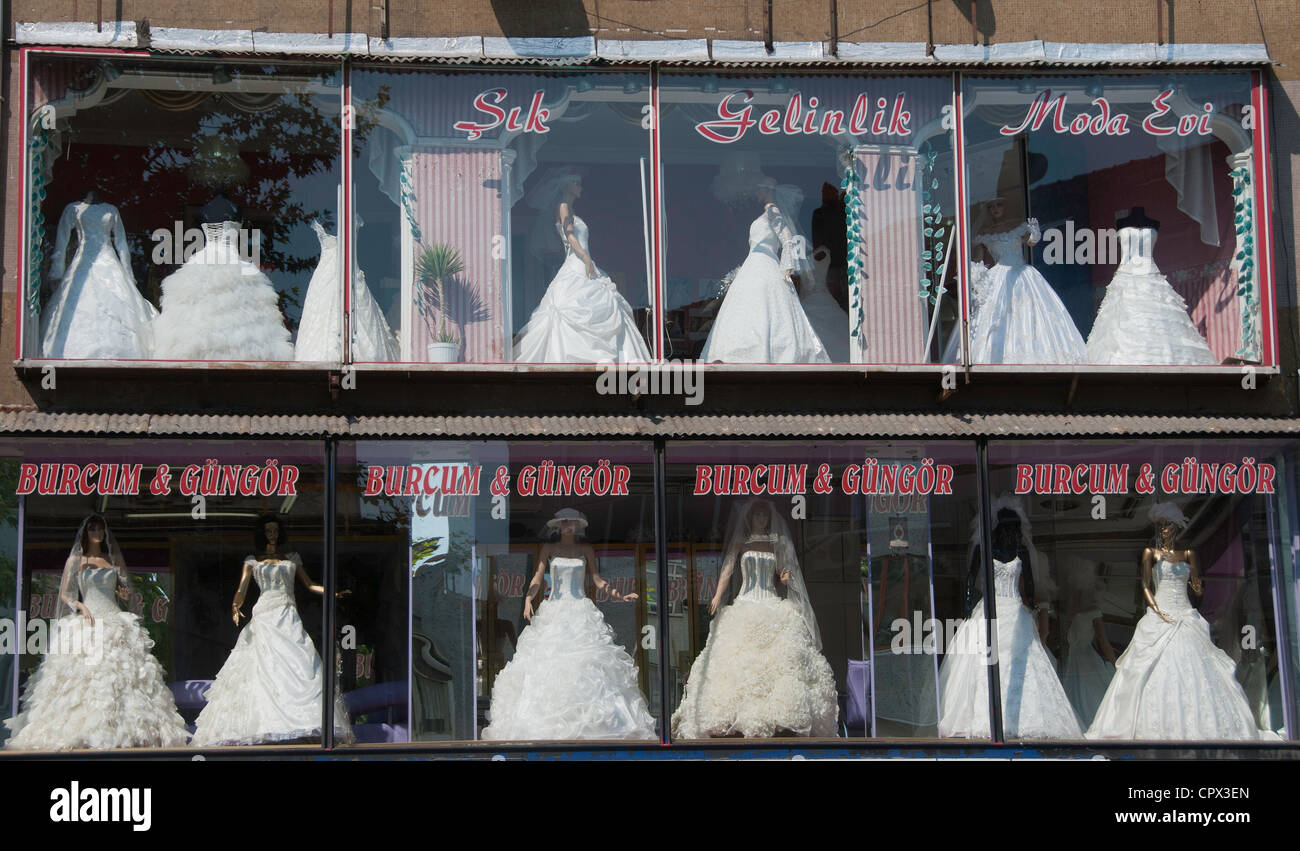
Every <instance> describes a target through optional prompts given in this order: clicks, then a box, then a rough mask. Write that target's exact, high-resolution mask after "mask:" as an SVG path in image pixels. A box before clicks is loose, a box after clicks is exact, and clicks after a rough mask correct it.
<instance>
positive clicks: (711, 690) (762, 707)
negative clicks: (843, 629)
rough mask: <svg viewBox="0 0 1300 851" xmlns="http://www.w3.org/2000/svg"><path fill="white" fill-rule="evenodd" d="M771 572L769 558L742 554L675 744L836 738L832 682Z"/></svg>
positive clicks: (689, 689) (696, 671) (695, 671)
mask: <svg viewBox="0 0 1300 851" xmlns="http://www.w3.org/2000/svg"><path fill="white" fill-rule="evenodd" d="M776 566H777V559H776V555H775V554H773V553H768V552H761V551H756V550H749V551H746V552H744V553H742V554H741V556H740V570H741V581H742V586H741V591H740V593H739V594H738V595H736V599H735V600H734V601H733V602H732V603H731V604H730V605H727V606H724V607H722V608H721V609H719V610H718V612H717V614H716V615H715V616H714V618H713V623H712V624H711V625H710V626H709V638H708V640H707V641H706V642H705V643H704V649H703V650H701V651H700V655H699V656H697V657H695V662H694V663H693V664H692V665H691V671H690V675H689V676H688V677H687V680H686V690H685V692H684V693H683V695H682V702H681V704H680V705H679V706H678V707H677V710H676V711H675V712H674V713H673V721H672V725H673V726H672V730H673V737H674V738H682V739H701V738H705V737H709V736H732V735H741V736H744V737H745V738H767V737H770V736H774V735H777V734H778V733H781V734H794V735H798V736H815V737H818V738H829V737H832V736H837V735H839V697H838V694H837V693H836V690H835V675H834V674H833V673H832V672H831V666H830V664H829V663H828V662H827V661H826V657H825V656H823V655H822V654H821V651H819V650H818V649H817V645H816V644H815V643H814V642H813V637H812V636H811V635H809V634H808V625H807V624H806V623H805V622H804V618H803V614H802V613H801V612H800V610H799V607H798V606H796V605H795V604H794V603H791V602H790V601H788V600H786V599H784V598H782V597H781V596H780V595H778V594H777V591H776V585H775V581H774V576H775V573H776Z"/></svg>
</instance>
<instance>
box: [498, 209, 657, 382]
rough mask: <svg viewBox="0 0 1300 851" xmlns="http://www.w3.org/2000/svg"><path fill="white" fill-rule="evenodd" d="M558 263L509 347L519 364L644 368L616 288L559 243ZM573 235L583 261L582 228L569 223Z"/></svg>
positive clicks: (645, 352)
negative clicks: (615, 364) (619, 364)
mask: <svg viewBox="0 0 1300 851" xmlns="http://www.w3.org/2000/svg"><path fill="white" fill-rule="evenodd" d="M555 227H556V230H557V231H559V232H560V239H561V241H563V242H564V263H563V264H562V265H561V266H560V271H559V272H557V273H556V274H555V277H554V278H553V279H552V280H551V283H550V286H548V287H547V288H546V293H545V294H544V295H543V296H542V300H541V302H540V303H539V304H538V305H537V309H536V310H534V311H533V315H532V316H531V317H529V319H528V324H526V325H525V326H524V327H523V329H522V330H520V332H519V336H518V338H517V340H516V342H515V360H516V361H518V362H520V363H613V362H624V363H646V362H648V361H650V359H651V357H650V349H649V348H648V347H647V346H646V343H645V340H644V339H643V338H642V336H641V332H640V331H639V330H638V329H637V327H636V320H635V319H634V318H633V316H632V308H631V306H630V305H629V304H628V303H627V299H625V298H623V296H622V294H620V293H619V291H618V286H617V285H616V284H615V283H614V282H613V281H612V280H611V279H610V277H609V276H608V275H606V274H605V273H604V272H602V271H601V270H600V269H599V268H597V269H596V277H594V278H589V277H587V266H586V264H585V263H583V262H582V259H581V258H580V257H578V255H577V254H576V253H575V252H574V250H573V246H571V245H570V244H569V241H568V240H567V239H565V237H564V233H563V231H562V230H561V229H560V225H559V223H556V226H555ZM573 233H574V235H575V236H576V237H577V239H578V244H580V245H581V246H582V250H583V251H584V252H586V254H587V256H588V257H590V256H591V249H590V247H589V244H588V236H589V234H588V230H587V223H586V222H584V221H583V220H582V219H581V218H579V217H578V216H574V217H573Z"/></svg>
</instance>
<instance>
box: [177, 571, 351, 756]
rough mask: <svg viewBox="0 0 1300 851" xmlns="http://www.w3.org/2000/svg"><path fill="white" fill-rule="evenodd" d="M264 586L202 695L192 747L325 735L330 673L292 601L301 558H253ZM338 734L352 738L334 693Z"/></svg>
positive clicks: (343, 738) (256, 575) (259, 582)
mask: <svg viewBox="0 0 1300 851" xmlns="http://www.w3.org/2000/svg"><path fill="white" fill-rule="evenodd" d="M244 563H245V564H250V563H251V564H252V565H253V578H254V580H255V581H256V582H257V587H258V589H259V592H258V597H257V603H256V604H254V606H253V611H252V616H251V617H250V618H249V619H248V623H247V624H245V625H244V628H243V630H242V631H240V633H239V638H238V639H236V641H235V646H234V649H232V650H231V651H230V656H229V657H227V659H226V663H225V664H224V665H222V666H221V671H220V672H218V674H217V677H216V679H215V680H214V681H213V683H212V686H211V687H210V688H209V689H208V691H207V693H206V694H205V695H204V697H205V698H206V699H207V705H206V706H204V707H203V711H201V712H200V713H199V717H198V720H197V721H196V722H195V729H194V740H193V742H192V744H194V745H201V746H211V745H251V744H259V743H265V742H284V741H291V740H295V739H312V738H316V737H319V736H320V730H321V706H322V703H323V693H324V684H325V677H326V675H327V674H328V671H327V670H326V669H325V667H324V666H323V665H322V664H321V657H320V654H319V653H317V652H316V645H314V644H313V643H312V640H311V636H309V635H307V630H305V629H304V628H303V624H302V618H301V617H300V616H299V614H298V606H297V604H296V603H295V601H294V596H293V592H294V580H295V577H296V576H297V572H298V568H299V566H301V564H302V560H301V559H300V558H299V557H298V554H297V553H288V554H285V555H284V556H282V557H279V558H263V559H258V558H255V557H254V556H251V555H250V556H249V557H248V558H247V559H245V560H244ZM334 734H335V737H336V739H338V740H341V741H348V740H350V738H351V725H350V724H349V723H348V716H347V710H346V708H345V707H344V706H343V698H342V695H341V694H339V693H338V692H337V691H336V692H335V706H334Z"/></svg>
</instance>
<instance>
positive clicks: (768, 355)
mask: <svg viewBox="0 0 1300 851" xmlns="http://www.w3.org/2000/svg"><path fill="white" fill-rule="evenodd" d="M795 242H796V240H795V236H794V233H793V231H791V230H790V228H789V227H788V226H787V225H786V223H785V219H784V217H783V216H782V215H781V213H780V212H779V211H778V210H776V209H774V208H768V209H767V210H766V211H764V212H763V214H762V215H761V216H759V217H758V218H756V219H754V221H753V222H752V223H751V224H750V226H749V255H748V256H746V257H745V262H744V263H742V264H741V266H740V271H739V272H737V273H736V277H735V279H734V280H732V282H731V286H729V287H728V288H727V294H726V296H724V297H723V299H722V306H721V307H719V308H718V315H717V317H716V318H715V319H714V321H713V327H711V328H710V329H709V337H708V339H707V340H705V342H704V349H703V350H702V351H701V352H700V360H702V361H705V362H714V363H716V362H721V363H830V360H831V359H830V357H829V355H827V353H826V346H824V345H823V344H822V341H821V339H820V338H819V337H818V336H817V332H816V331H815V330H813V326H812V323H811V322H809V321H808V315H807V314H806V313H805V312H804V309H803V305H802V304H801V303H800V302H799V296H798V294H797V293H796V292H795V290H794V285H793V284H791V283H790V281H789V280H788V279H787V278H786V272H788V271H790V270H791V269H793V268H794V265H795V256H794V255H795V252H796V251H797V246H796V244H795ZM844 334H845V335H847V334H848V323H847V322H846V323H845V327H844Z"/></svg>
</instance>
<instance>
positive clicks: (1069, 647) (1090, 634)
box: [1061, 609, 1115, 726]
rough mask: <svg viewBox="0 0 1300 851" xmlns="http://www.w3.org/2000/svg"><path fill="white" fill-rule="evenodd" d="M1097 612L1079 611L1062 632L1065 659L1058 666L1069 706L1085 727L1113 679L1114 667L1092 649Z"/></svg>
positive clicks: (1090, 610) (1090, 721)
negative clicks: (1063, 635) (1059, 666)
mask: <svg viewBox="0 0 1300 851" xmlns="http://www.w3.org/2000/svg"><path fill="white" fill-rule="evenodd" d="M1100 617H1101V610H1099V609H1089V610H1088V611H1086V612H1079V613H1078V614H1076V615H1075V616H1074V620H1072V621H1070V626H1069V628H1068V629H1066V631H1065V659H1064V663H1063V664H1062V665H1061V684H1062V685H1063V686H1065V694H1066V696H1067V697H1069V698H1070V705H1071V706H1073V707H1074V711H1075V712H1076V713H1078V715H1079V720H1081V721H1082V722H1083V723H1084V725H1085V726H1087V725H1088V724H1091V723H1092V719H1093V718H1094V717H1095V716H1096V714H1097V707H1098V706H1100V705H1101V700H1102V698H1103V697H1105V695H1106V688H1107V687H1108V686H1109V685H1110V681H1111V679H1112V678H1113V677H1114V676H1115V666H1114V665H1112V664H1111V663H1110V662H1107V661H1106V660H1105V659H1103V658H1102V657H1101V654H1100V653H1098V652H1097V651H1096V650H1095V649H1094V648H1093V646H1092V643H1093V641H1094V639H1095V638H1096V631H1095V628H1094V627H1093V622H1094V621H1096V620H1097V618H1100Z"/></svg>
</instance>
